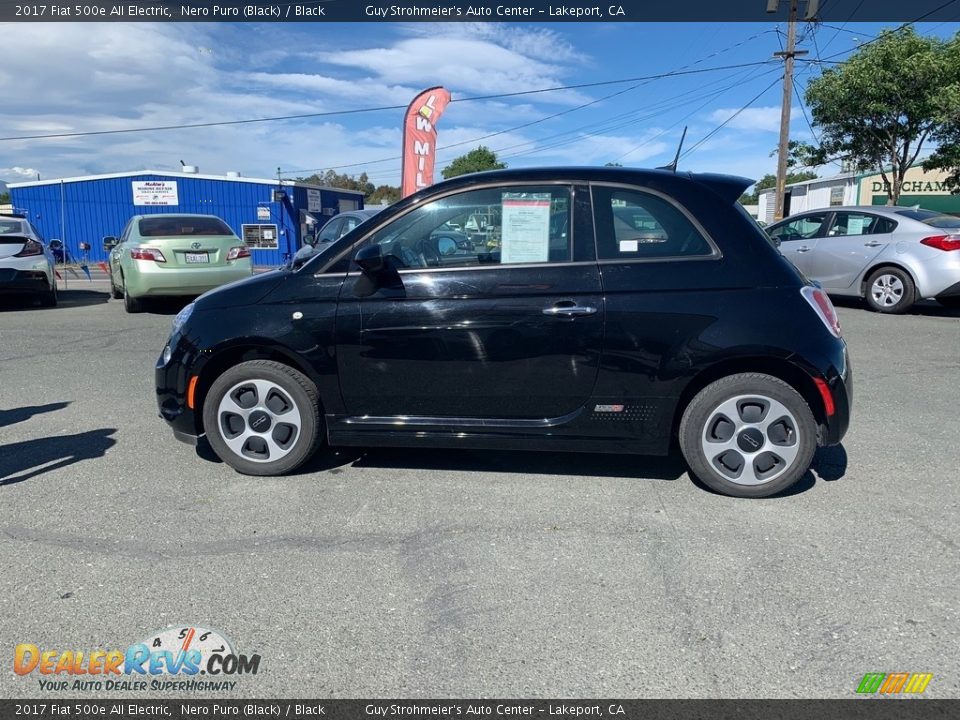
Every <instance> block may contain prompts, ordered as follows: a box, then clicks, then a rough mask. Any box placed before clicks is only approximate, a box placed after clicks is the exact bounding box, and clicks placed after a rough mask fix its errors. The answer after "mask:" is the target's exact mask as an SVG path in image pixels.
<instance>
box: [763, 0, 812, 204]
mask: <svg viewBox="0 0 960 720" xmlns="http://www.w3.org/2000/svg"><path fill="white" fill-rule="evenodd" d="M787 2H789V3H790V19H789V22H788V23H787V48H786V50H784V51H783V52H776V53H774V54H773V55H774V57H779V58H783V100H782V102H781V105H780V144H779V146H778V147H777V185H776V195H775V197H776V200H775V205H774V210H773V220H774V222H777V221H778V220H782V219H783V206H784V198H785V195H786V189H787V153H788V152H789V149H790V105H791V99H792V98H793V60H794V58H795V57H796V56H797V55H806V54H807V51H806V50H797V49H796V44H797V9H798V7H799V5H800V0H787ZM818 5H819V0H807V12H806V14H805V16H804V19H806V20H809V19H811V18H813V16H814V15H816V13H817V7H818ZM779 7H780V0H767V12H768V13H772V12H776V11H777V9H778V8H779Z"/></svg>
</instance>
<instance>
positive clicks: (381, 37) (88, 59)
mask: <svg viewBox="0 0 960 720" xmlns="http://www.w3.org/2000/svg"><path fill="white" fill-rule="evenodd" d="M881 27H883V26H881V25H876V24H857V23H847V24H846V25H844V26H839V25H837V26H834V27H823V26H821V27H819V28H816V29H814V28H812V27H810V26H801V29H800V36H801V47H803V48H805V49H808V50H809V51H810V54H809V56H808V57H809V58H815V57H824V58H826V57H832V59H834V60H839V59H842V58H843V57H844V56H845V55H846V54H848V53H849V52H851V51H853V50H855V49H856V46H857V43H858V42H863V41H864V40H867V39H870V38H872V37H873V36H874V35H875V34H876V33H877V32H879V30H880V29H881ZM6 29H7V31H8V32H6V33H4V50H3V61H2V63H0V97H3V98H4V100H3V102H2V103H0V181H7V182H16V181H22V180H28V179H36V177H37V174H39V175H40V176H41V177H42V178H56V177H71V176H77V175H88V174H95V173H106V172H123V171H129V170H140V169H160V170H177V169H179V167H180V161H181V160H182V161H184V162H185V163H187V164H190V165H198V166H199V167H200V171H201V172H203V173H211V174H222V173H224V172H226V171H228V170H236V171H240V172H241V173H242V174H244V175H246V176H254V177H275V176H276V174H277V168H278V167H279V168H280V170H281V173H282V174H283V175H284V176H297V175H309V174H310V173H312V172H314V171H322V170H324V169H327V168H336V169H337V170H338V172H346V173H349V174H354V175H358V174H360V173H361V172H367V173H368V175H369V176H370V178H371V180H373V181H374V182H376V183H378V184H380V183H388V184H398V182H399V169H400V161H399V149H400V121H401V117H402V114H403V110H402V107H403V106H406V104H407V103H409V102H410V100H411V99H412V98H413V96H414V95H416V93H417V92H419V91H420V90H422V89H424V88H426V87H430V86H433V85H443V86H445V87H446V88H447V89H449V90H450V91H451V93H452V95H453V98H454V102H453V103H452V104H451V105H450V106H449V108H448V110H447V112H446V114H445V115H444V116H443V118H442V119H441V121H440V123H439V125H438V128H439V146H440V151H439V153H438V162H437V169H438V171H439V169H440V168H442V167H444V165H446V164H447V163H448V162H449V161H450V160H452V159H453V158H454V157H456V156H458V155H461V154H463V153H464V152H467V151H468V150H470V149H472V148H474V147H476V146H477V145H479V144H484V145H486V146H488V147H490V148H491V149H493V150H495V151H497V153H498V155H499V156H500V157H501V159H503V160H504V161H505V162H506V163H507V164H508V165H510V166H511V167H520V166H530V165H559V164H601V165H602V164H604V163H608V162H618V163H621V164H624V165H635V166H642V167H650V166H656V165H662V164H665V163H667V162H669V161H670V160H671V159H672V157H673V154H674V152H675V150H676V145H677V142H678V141H679V139H680V134H681V132H682V130H683V127H684V125H688V126H689V131H688V134H687V140H686V144H685V146H684V147H685V154H684V156H683V159H682V160H681V168H682V169H687V170H695V171H720V172H730V173H736V174H742V175H747V176H751V177H755V178H756V177H760V176H762V175H764V174H766V173H770V172H774V171H775V158H773V157H770V153H771V151H773V150H774V148H775V147H776V144H777V131H778V128H779V115H780V108H779V103H780V93H781V87H782V86H781V82H780V81H779V78H780V74H781V66H780V64H779V63H778V62H774V61H772V60H771V56H772V54H773V53H774V52H775V51H777V50H780V49H781V44H782V42H783V40H784V33H785V27H783V26H782V25H781V26H778V25H776V24H772V23H771V24H747V23H739V24H737V23H734V24H719V23H677V24H665V25H658V24H651V23H619V24H618V23H604V24H600V23H554V24H523V23H497V24H486V25H484V24H467V23H445V24H427V23H413V24H406V23H347V24H317V25H312V24H302V23H296V24H293V23H291V24H283V23H277V24H227V23H222V24H214V23H204V24H186V23H176V24H172V23H171V24H161V23H155V24H149V23H148V24H130V23H111V24H102V25H97V24H66V23H64V24H54V23H44V24H32V25H31V24H17V25H16V26H15V27H14V26H10V25H8V27H7V28H6ZM11 29H12V30H14V31H13V32H11V31H10V30H11ZM918 29H919V30H920V31H921V32H925V33H932V34H936V35H940V36H947V35H950V34H952V33H953V32H956V31H957V30H958V29H960V26H958V25H957V24H955V23H941V24H939V25H929V24H928V25H924V24H921V25H919V26H918ZM768 61H769V62H768ZM750 63H763V64H759V65H749V64H750ZM722 66H740V67H727V68H726V69H719V70H713V68H719V67H722ZM692 70H705V72H701V73H697V74H686V75H674V76H672V77H667V78H662V79H656V80H635V81H633V82H614V83H611V82H610V81H618V80H627V79H630V78H641V77H648V76H652V75H662V74H666V73H673V72H677V71H679V72H688V71H692ZM818 73H819V69H818V68H817V66H816V65H815V64H812V63H800V64H799V68H798V76H797V81H798V87H799V90H800V92H801V93H802V89H803V86H804V85H805V83H806V81H807V80H808V79H809V78H811V77H815V76H816V75H817V74H818ZM600 83H609V84H600ZM591 84H593V85H591ZM575 86H577V87H575ZM552 88H563V89H558V90H550V91H548V92H537V93H532V94H526V95H514V96H512V97H494V98H488V99H479V100H478V99H473V98H477V97H480V96H484V97H486V96H502V95H506V94H510V93H518V92H525V91H533V90H545V89H552ZM796 100H797V98H796V96H795V97H794V101H795V103H794V113H793V121H792V137H793V138H795V139H801V140H807V139H810V137H811V136H810V129H809V126H808V124H807V121H806V119H805V117H804V113H803V110H802V108H800V107H798V103H797V102H796ZM745 106H746V109H744V107H745ZM372 108H385V109H380V110H372V111H370V109H372ZM345 111H351V112H349V113H345ZM357 111H361V112H357ZM320 113H339V114H330V115H326V116H324V117H314V118H301V119H290V120H277V121H271V122H256V123H248V124H237V125H226V126H214V127H205V128H192V129H173V130H151V131H145V132H135V133H119V134H104V135H94V136H86V137H59V138H56V137H54V138H40V139H11V138H19V137H22V136H35V135H53V134H61V133H77V132H91V131H110V130H127V129H131V128H151V127H158V126H163V127H168V126H178V125H184V124H195V123H215V122H222V121H236V120H249V119H259V118H267V117H281V116H291V115H304V114H320ZM720 126H723V127H720ZM718 128H719V129H718ZM444 148H445V149H444ZM833 170H835V168H827V169H824V170H822V171H821V174H829V173H830V172H832V171H833Z"/></svg>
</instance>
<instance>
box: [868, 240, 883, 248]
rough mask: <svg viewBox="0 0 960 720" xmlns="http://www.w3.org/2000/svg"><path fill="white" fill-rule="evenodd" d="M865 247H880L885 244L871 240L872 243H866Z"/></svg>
mask: <svg viewBox="0 0 960 720" xmlns="http://www.w3.org/2000/svg"><path fill="white" fill-rule="evenodd" d="M863 245H864V247H880V246H881V245H883V243H878V242H877V241H876V240H871V241H870V242H865V243H864V244H863Z"/></svg>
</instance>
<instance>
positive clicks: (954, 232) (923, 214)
mask: <svg viewBox="0 0 960 720" xmlns="http://www.w3.org/2000/svg"><path fill="white" fill-rule="evenodd" d="M767 234H768V235H770V237H771V238H773V239H774V241H778V242H779V243H780V251H781V252H782V253H783V254H784V255H785V256H786V257H787V259H789V260H790V261H791V262H792V263H793V264H794V265H796V266H797V268H799V270H800V271H801V272H803V273H804V274H805V275H806V276H807V277H808V278H810V279H812V280H816V281H817V282H819V283H820V284H821V285H822V286H823V288H824V290H826V291H827V292H828V293H830V294H832V295H850V296H854V297H861V298H865V299H866V301H867V304H868V305H869V306H870V307H871V308H872V309H874V310H877V311H879V312H883V313H903V312H906V311H907V310H909V309H910V307H911V306H912V305H913V304H914V303H915V302H916V301H917V300H921V299H924V298H932V299H936V300H938V301H939V302H940V303H941V304H942V305H945V306H946V307H960V218H958V217H955V216H953V215H944V214H943V213H938V212H934V211H932V210H920V209H916V208H906V207H883V206H881V207H878V206H875V205H868V206H863V207H833V208H824V209H821V210H813V211H810V212H805V213H800V214H798V215H794V216H792V217H789V218H787V219H786V220H782V221H780V222H779V223H776V224H775V225H771V226H770V227H768V228H767Z"/></svg>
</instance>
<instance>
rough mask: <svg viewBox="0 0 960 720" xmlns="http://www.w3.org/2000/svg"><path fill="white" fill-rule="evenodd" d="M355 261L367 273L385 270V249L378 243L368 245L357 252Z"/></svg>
mask: <svg viewBox="0 0 960 720" xmlns="http://www.w3.org/2000/svg"><path fill="white" fill-rule="evenodd" d="M353 261H354V262H355V263H356V264H357V265H358V266H359V267H360V269H361V270H363V272H365V273H378V272H380V271H381V270H383V249H382V248H381V247H380V246H379V245H377V244H374V245H368V246H367V247H365V248H361V249H360V251H359V252H357V254H356V256H355V257H354V258H353Z"/></svg>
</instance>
